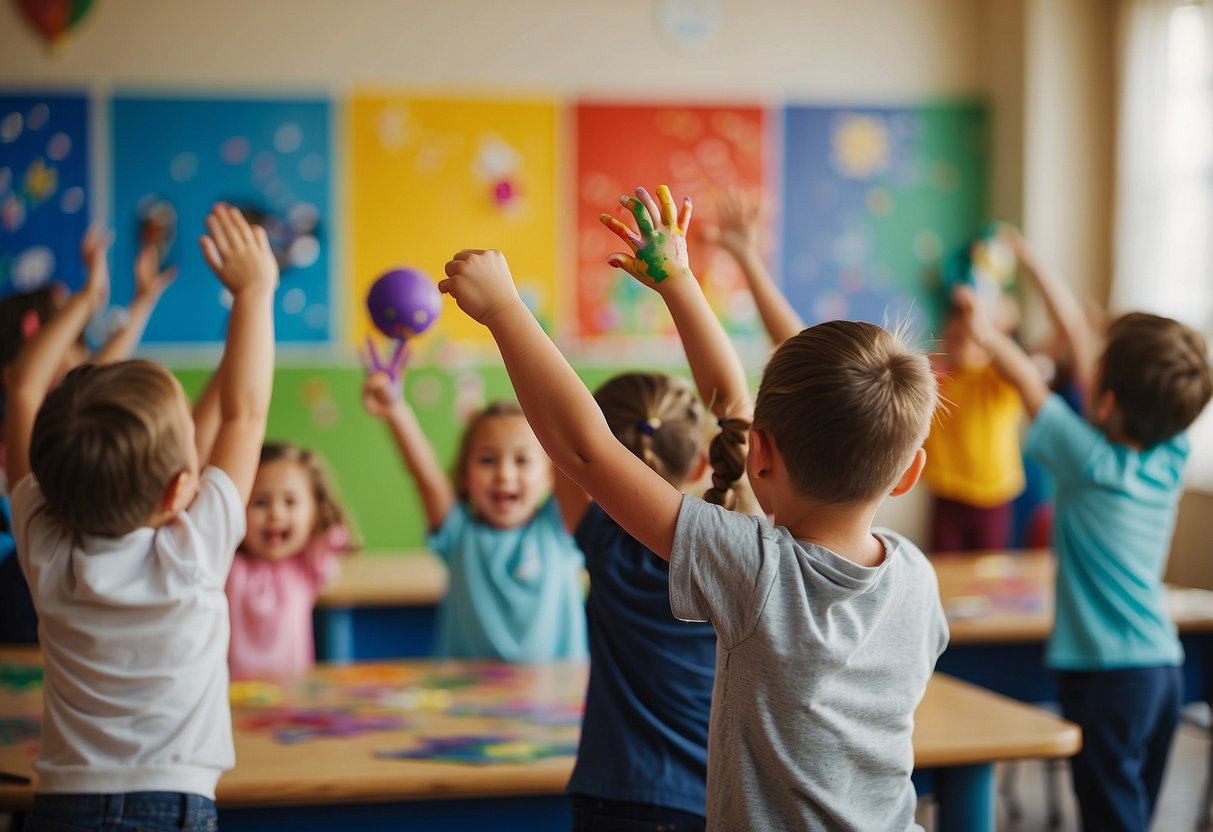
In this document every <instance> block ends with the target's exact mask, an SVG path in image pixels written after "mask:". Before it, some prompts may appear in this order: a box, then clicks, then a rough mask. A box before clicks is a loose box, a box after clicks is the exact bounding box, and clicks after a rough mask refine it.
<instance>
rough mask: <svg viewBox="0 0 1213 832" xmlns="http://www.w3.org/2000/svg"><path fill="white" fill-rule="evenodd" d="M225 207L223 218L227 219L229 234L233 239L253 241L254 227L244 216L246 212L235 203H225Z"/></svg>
mask: <svg viewBox="0 0 1213 832" xmlns="http://www.w3.org/2000/svg"><path fill="white" fill-rule="evenodd" d="M223 208H224V211H223V218H224V220H226V221H227V229H228V235H229V236H230V237H231V239H232V241H233V242H242V243H251V242H252V241H253V229H252V228H251V227H250V226H249V223H248V220H246V219H245V218H244V214H242V213H240V209H239V208H237V207H236V206H235V205H224V206H223Z"/></svg>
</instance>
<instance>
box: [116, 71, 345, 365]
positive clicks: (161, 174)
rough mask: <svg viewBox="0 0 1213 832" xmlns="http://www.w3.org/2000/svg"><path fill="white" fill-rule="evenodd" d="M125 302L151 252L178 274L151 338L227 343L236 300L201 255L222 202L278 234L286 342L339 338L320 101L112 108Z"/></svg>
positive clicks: (278, 319)
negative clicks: (140, 260)
mask: <svg viewBox="0 0 1213 832" xmlns="http://www.w3.org/2000/svg"><path fill="white" fill-rule="evenodd" d="M110 119H111V134H112V141H111V147H112V154H113V158H112V163H113V177H112V182H113V212H112V217H113V222H114V224H115V228H116V231H117V239H116V241H115V243H114V256H113V259H112V263H113V268H114V272H115V280H114V301H115V302H116V303H126V302H128V301H129V299H130V294H131V287H132V283H131V281H130V280H129V279H127V280H121V279H119V278H118V276H119V275H129V274H131V272H132V269H133V268H134V262H135V255H136V254H137V253H138V251H139V248H140V246H142V245H146V244H154V245H156V246H157V247H158V248H159V250H160V254H161V262H162V263H164V264H165V265H168V264H175V265H177V266H178V267H179V273H178V276H177V280H176V281H175V282H174V284H173V285H172V286H170V287H169V289H168V290H167V291H166V292H165V293H164V296H163V298H162V299H161V301H160V304H159V306H158V307H157V309H156V312H155V314H154V315H153V317H152V320H151V322H150V323H149V324H148V327H147V333H146V335H145V336H144V340H145V341H148V342H158V343H178V344H180V343H204V342H213V341H221V340H222V339H223V336H224V332H225V328H226V323H227V315H228V309H229V307H230V298H229V297H228V295H227V293H226V292H225V291H224V290H223V287H222V286H221V285H220V284H219V281H218V280H217V279H216V278H215V276H214V275H213V274H212V273H211V272H210V270H209V269H208V268H207V267H206V264H205V262H204V261H203V259H202V255H201V252H200V250H199V248H198V237H199V235H201V234H202V233H204V231H205V225H204V220H205V218H206V215H207V213H208V212H209V210H210V208H211V205H213V204H214V203H215V202H216V201H224V202H229V203H231V204H233V205H235V206H237V207H238V208H240V209H241V210H242V211H243V212H244V213H245V215H246V216H247V217H249V218H250V219H251V220H253V221H255V222H258V223H260V224H261V225H263V226H264V227H265V229H266V231H267V232H268V233H269V237H270V243H271V245H272V246H273V248H274V253H275V256H276V257H277V259H278V263H279V267H280V268H281V272H282V278H281V284H280V286H279V289H278V294H277V298H276V302H275V327H276V330H275V332H276V337H277V340H278V341H280V342H319V341H327V340H329V338H330V334H331V333H330V329H331V321H332V317H333V316H332V309H331V304H332V292H331V288H330V285H329V259H330V258H329V246H330V239H331V237H330V226H331V221H330V216H329V211H330V175H331V171H330V165H331V161H330V147H331V139H330V129H329V104H328V102H327V101H324V100H320V99H280V98H273V99H270V98H265V99H251V98H250V99H221V98H207V99H203V98H180V99H168V98H151V97H143V96H136V95H119V96H117V97H115V98H114V99H113V101H112V102H111V105H110Z"/></svg>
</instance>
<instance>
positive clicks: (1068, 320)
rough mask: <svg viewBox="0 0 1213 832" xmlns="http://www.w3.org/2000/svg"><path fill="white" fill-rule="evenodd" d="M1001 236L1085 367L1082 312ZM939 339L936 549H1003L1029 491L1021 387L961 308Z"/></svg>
mask: <svg viewBox="0 0 1213 832" xmlns="http://www.w3.org/2000/svg"><path fill="white" fill-rule="evenodd" d="M999 238H1000V240H1001V241H1002V242H1003V244H1004V245H1007V246H1009V247H1010V248H1011V250H1012V251H1013V252H1014V253H1015V255H1016V258H1017V260H1018V262H1019V264H1020V266H1021V271H1022V273H1023V274H1024V275H1025V276H1026V277H1027V278H1028V281H1029V282H1030V283H1031V284H1032V285H1034V286H1035V287H1036V288H1037V290H1038V291H1039V292H1040V293H1041V295H1042V297H1043V299H1044V301H1045V306H1046V308H1047V310H1048V313H1049V317H1050V318H1051V319H1052V321H1053V324H1054V328H1055V330H1056V333H1057V335H1058V336H1059V339H1060V340H1061V341H1062V343H1063V344H1065V345H1066V346H1067V347H1068V348H1069V350H1070V351H1072V352H1073V353H1074V354H1075V355H1076V361H1075V366H1078V365H1080V364H1082V363H1083V362H1084V361H1085V355H1086V353H1087V352H1089V339H1088V338H1087V337H1086V334H1085V321H1084V320H1083V315H1082V310H1081V308H1080V307H1079V306H1078V305H1077V304H1076V303H1075V302H1074V301H1073V299H1072V298H1070V297H1069V296H1068V294H1067V293H1065V292H1064V290H1061V289H1060V286H1061V284H1060V282H1059V281H1058V280H1057V279H1056V278H1055V277H1054V276H1053V275H1052V274H1051V273H1050V272H1048V271H1047V270H1046V269H1044V268H1042V267H1041V266H1040V264H1039V262H1038V261H1037V260H1036V258H1035V257H1034V256H1033V255H1032V252H1031V251H1030V249H1029V248H1028V246H1027V243H1026V242H1025V241H1024V239H1023V237H1022V236H1020V234H1019V232H1018V231H1016V230H1015V229H1014V228H1013V227H1011V226H1009V225H1004V226H1002V227H1001V228H1000V230H999ZM991 312H992V313H993V310H991ZM1016 314H1017V313H1015V312H1014V311H1013V307H1008V308H1005V309H1003V310H1001V311H1000V312H998V313H997V314H995V317H997V318H998V319H999V326H1000V328H1001V329H1002V330H1003V331H1009V330H1010V328H1011V325H1010V320H1011V319H1012V318H1013V317H1014V316H1015V315H1016ZM940 340H941V346H942V350H941V353H942V354H941V355H940V356H939V361H938V366H937V371H938V375H939V378H940V382H939V384H940V396H941V398H942V399H943V400H944V401H946V402H948V411H947V412H945V413H941V414H940V416H939V422H938V424H937V425H936V426H935V428H934V429H933V430H932V431H931V435H930V436H929V437H928V438H927V442H926V450H927V458H928V460H929V462H928V464H927V467H926V470H925V471H924V473H923V477H924V478H925V480H926V483H927V486H928V487H929V488H930V489H931V493H932V494H934V497H935V505H934V509H933V511H932V520H931V549H932V551H937V552H942V551H972V550H989V549H1004V548H1006V547H1007V546H1009V545H1011V542H1012V539H1013V536H1014V535H1013V528H1012V527H1013V521H1014V506H1013V503H1014V500H1015V498H1016V497H1018V496H1019V494H1020V493H1021V492H1022V491H1023V489H1024V485H1025V477H1024V466H1023V457H1022V453H1021V451H1020V443H1019V436H1020V422H1021V420H1022V419H1023V406H1022V404H1021V403H1020V399H1019V396H1018V395H1017V394H1016V391H1015V388H1014V387H1013V386H1012V385H1011V384H1009V383H1008V382H1007V381H1006V380H1005V379H1004V378H1003V377H1002V375H1001V374H999V373H998V371H997V370H996V368H995V367H994V364H993V363H992V361H991V358H990V355H989V354H988V353H987V352H986V350H985V349H983V348H982V346H981V345H980V344H979V343H977V342H975V341H974V339H973V338H972V337H971V336H970V334H969V331H968V328H967V326H966V324H965V319H964V314H963V312H962V310H960V309H958V308H957V307H956V305H955V304H954V303H952V304H950V305H949V308H948V313H947V318H946V319H945V321H944V326H943V331H942V333H941V338H940ZM1078 353H1082V355H1078ZM1076 383H1078V384H1079V385H1080V386H1081V385H1083V384H1085V383H1086V380H1085V379H1083V378H1076Z"/></svg>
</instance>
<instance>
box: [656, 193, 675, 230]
mask: <svg viewBox="0 0 1213 832" xmlns="http://www.w3.org/2000/svg"><path fill="white" fill-rule="evenodd" d="M657 202H658V204H659V205H660V208H661V223H662V225H664V226H665V227H666V228H675V227H677V225H678V213H677V211H676V210H675V209H674V197H673V196H671V195H670V189H669V186H667V185H658V186H657Z"/></svg>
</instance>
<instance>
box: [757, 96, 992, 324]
mask: <svg viewBox="0 0 1213 832" xmlns="http://www.w3.org/2000/svg"><path fill="white" fill-rule="evenodd" d="M784 124H785V143H784V180H783V183H782V189H783V205H784V212H783V218H782V222H783V227H782V229H781V231H782V235H781V238H780V239H781V240H782V278H783V287H784V291H785V292H786V293H787V296H788V298H789V300H790V301H791V302H792V305H793V306H794V307H795V308H796V310H797V311H798V312H799V313H800V314H801V315H802V316H803V317H804V319H805V321H806V322H807V323H810V324H812V323H818V322H820V321H823V320H830V319H834V318H848V319H855V320H867V321H871V322H873V323H877V324H880V323H885V322H886V321H887V322H890V323H897V322H902V321H905V322H908V323H909V324H910V325H911V326H912V327H914V328H915V330H920V329H921V328H922V327H923V326H925V325H928V324H931V323H934V322H935V321H937V320H938V315H939V313H940V311H941V307H942V291H941V290H940V288H939V286H940V281H939V264H940V261H941V259H942V258H943V257H945V256H946V255H947V254H948V253H949V252H950V251H952V249H954V248H955V247H957V246H959V245H961V244H963V243H964V242H966V241H967V240H969V239H971V238H972V237H973V236H975V235H976V233H977V232H978V230H979V229H980V228H981V227H982V226H983V225H984V224H985V222H986V220H987V217H986V213H985V211H986V207H985V199H986V166H987V139H986V114H985V109H984V108H983V107H981V106H979V105H976V104H956V105H934V106H924V107H906V108H879V109H878V108H854V109H851V108H838V107H789V108H788V109H787V111H786V112H785V120H784Z"/></svg>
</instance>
